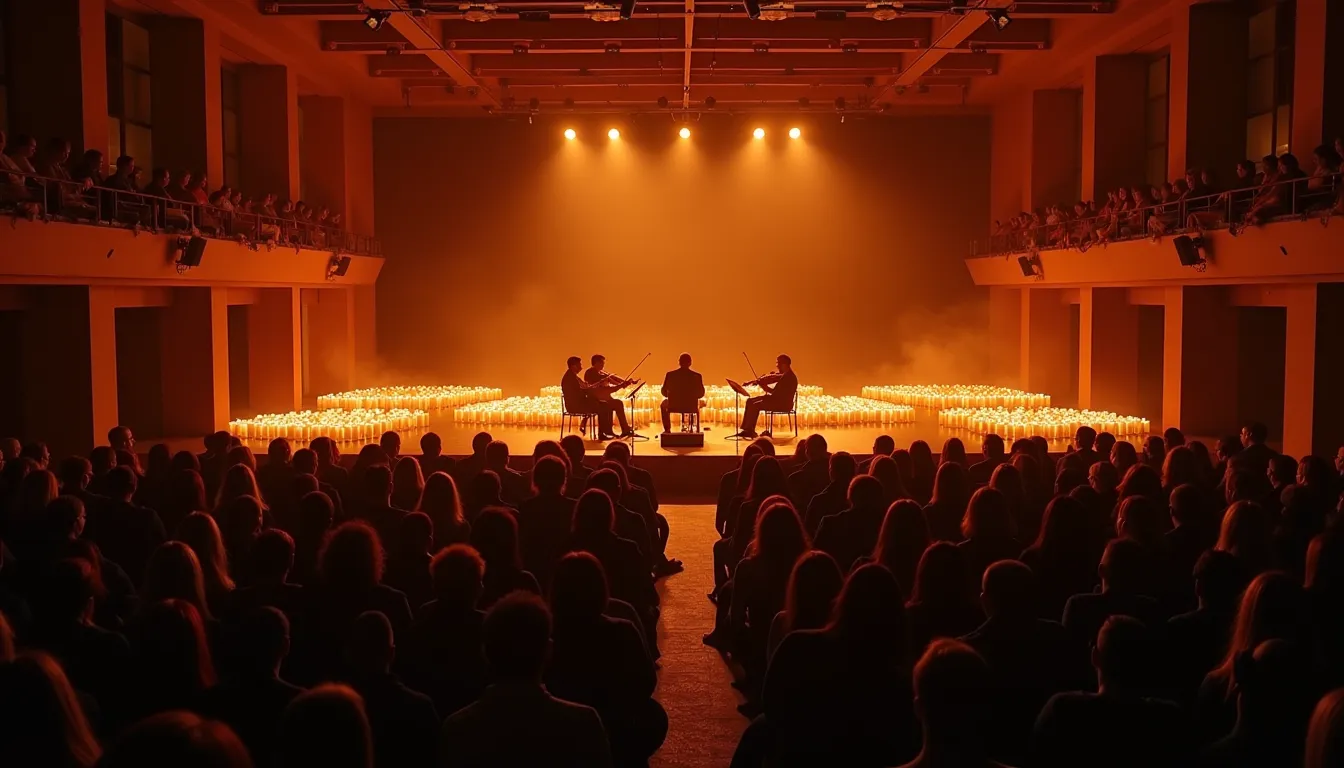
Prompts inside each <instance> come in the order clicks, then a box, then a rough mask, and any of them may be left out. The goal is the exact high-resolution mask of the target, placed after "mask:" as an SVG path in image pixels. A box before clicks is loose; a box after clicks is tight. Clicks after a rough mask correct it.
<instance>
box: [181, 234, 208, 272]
mask: <svg viewBox="0 0 1344 768" xmlns="http://www.w3.org/2000/svg"><path fill="white" fill-rule="evenodd" d="M207 242H209V241H208V240H206V239H205V238H204V237H193V238H191V239H190V240H188V241H187V247H185V248H183V249H182V257H181V258H180V259H178V261H177V263H178V264H181V265H182V266H184V267H199V266H201V257H203V256H205V245H206V243H207Z"/></svg>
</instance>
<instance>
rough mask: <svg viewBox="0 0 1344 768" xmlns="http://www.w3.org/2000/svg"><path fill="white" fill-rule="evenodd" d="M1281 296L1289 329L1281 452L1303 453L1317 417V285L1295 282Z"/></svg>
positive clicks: (1290, 453)
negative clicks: (1297, 284)
mask: <svg viewBox="0 0 1344 768" xmlns="http://www.w3.org/2000/svg"><path fill="white" fill-rule="evenodd" d="M1284 296H1285V301H1284V304H1285V305H1286V309H1287V310H1288V329H1287V337H1286V343H1285V344H1284V350H1283V352H1284V371H1283V374H1284V387H1283V452H1284V453H1286V454H1288V455H1290V456H1305V455H1307V454H1309V453H1311V450H1312V435H1313V428H1314V427H1315V418H1316V416H1315V408H1314V406H1315V401H1314V395H1315V388H1316V307H1317V302H1316V286H1315V285H1303V286H1296V287H1294V288H1292V289H1288V290H1285V291H1284ZM1337 348H1338V345H1337V344H1336V349H1337Z"/></svg>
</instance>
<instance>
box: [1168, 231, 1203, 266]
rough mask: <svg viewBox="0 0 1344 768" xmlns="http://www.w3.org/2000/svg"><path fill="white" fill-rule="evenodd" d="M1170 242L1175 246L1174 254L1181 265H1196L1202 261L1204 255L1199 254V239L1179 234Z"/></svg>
mask: <svg viewBox="0 0 1344 768" xmlns="http://www.w3.org/2000/svg"><path fill="white" fill-rule="evenodd" d="M1172 243H1173V244H1174V245H1175V246H1176V255H1177V256H1178V257H1179V258H1180V260H1181V266H1183V267H1197V266H1199V265H1200V264H1203V263H1204V257H1203V256H1201V255H1200V254H1199V246H1200V241H1198V240H1196V239H1195V238H1192V237H1190V236H1189V235H1181V236H1179V237H1177V238H1175V239H1174V240H1172Z"/></svg>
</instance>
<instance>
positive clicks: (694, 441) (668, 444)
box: [659, 432, 705, 448]
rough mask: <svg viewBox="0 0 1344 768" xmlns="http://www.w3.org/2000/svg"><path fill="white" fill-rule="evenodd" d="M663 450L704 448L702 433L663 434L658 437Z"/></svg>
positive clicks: (703, 434) (703, 435)
mask: <svg viewBox="0 0 1344 768" xmlns="http://www.w3.org/2000/svg"><path fill="white" fill-rule="evenodd" d="M659 440H660V441H661V444H662V446H663V447H664V448H704V447H705V433H704V432H664V433H663V434H662V435H659Z"/></svg>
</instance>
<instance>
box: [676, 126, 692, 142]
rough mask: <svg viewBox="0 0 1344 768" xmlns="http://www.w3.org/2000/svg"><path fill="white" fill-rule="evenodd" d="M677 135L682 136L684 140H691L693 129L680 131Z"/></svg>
mask: <svg viewBox="0 0 1344 768" xmlns="http://www.w3.org/2000/svg"><path fill="white" fill-rule="evenodd" d="M677 135H678V136H680V137H681V138H683V139H689V138H691V129H690V128H682V129H681V130H680V131H677Z"/></svg>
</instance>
